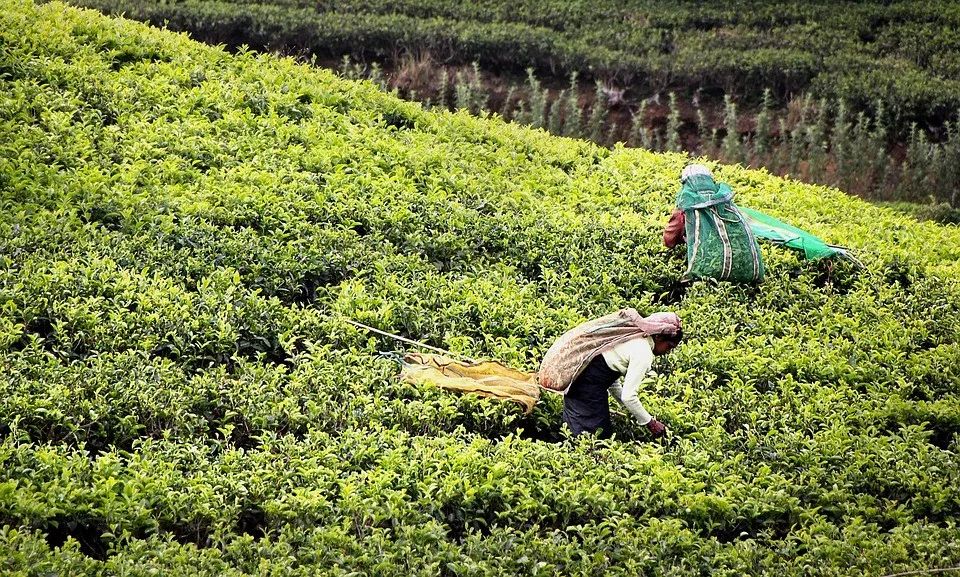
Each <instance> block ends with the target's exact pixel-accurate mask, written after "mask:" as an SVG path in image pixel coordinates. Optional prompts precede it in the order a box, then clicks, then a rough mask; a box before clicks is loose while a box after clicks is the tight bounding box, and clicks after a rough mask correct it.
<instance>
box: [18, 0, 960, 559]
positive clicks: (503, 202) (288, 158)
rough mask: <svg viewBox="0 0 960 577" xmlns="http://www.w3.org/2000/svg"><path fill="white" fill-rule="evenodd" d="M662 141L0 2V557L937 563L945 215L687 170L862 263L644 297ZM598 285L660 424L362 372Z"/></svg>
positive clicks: (550, 311) (944, 473)
mask: <svg viewBox="0 0 960 577" xmlns="http://www.w3.org/2000/svg"><path fill="white" fill-rule="evenodd" d="M686 160H687V159H685V158H684V157H683V156H681V155H656V154H652V153H646V152H642V151H637V150H627V149H623V148H616V149H614V150H608V149H603V148H599V147H596V146H593V145H590V144H587V143H584V142H580V141H575V140H570V139H563V138H556V137H552V136H548V135H546V134H545V133H543V132H540V131H534V130H529V129H524V128H520V127H517V126H514V125H510V124H505V123H502V122H500V121H497V120H495V119H493V120H482V119H477V118H473V117H470V116H469V115H467V114H448V113H435V112H429V111H424V110H423V109H421V108H420V106H419V105H416V104H411V103H405V102H402V101H400V100H397V99H396V98H393V97H391V96H389V95H385V94H383V93H380V92H378V91H377V90H376V89H375V88H374V87H373V86H372V85H370V84H365V83H355V82H349V81H344V80H341V79H338V78H337V77H335V76H334V75H332V74H330V73H327V72H324V71H322V70H317V69H312V68H309V67H306V66H302V65H298V64H296V63H295V62H294V61H292V60H289V59H280V58H277V57H273V56H257V55H254V54H251V53H240V54H236V55H230V54H227V53H226V52H224V51H222V50H219V49H216V48H211V47H207V46H203V45H201V44H198V43H194V42H192V41H189V40H188V39H187V38H186V37H185V36H182V35H177V34H174V33H171V32H165V31H160V30H155V29H151V28H148V27H146V26H144V25H142V24H137V23H132V22H128V21H124V20H118V19H108V18H106V17H103V16H101V15H99V14H97V13H95V12H93V11H81V10H76V9H73V8H68V7H66V6H65V5H63V4H60V3H49V4H42V5H36V4H34V3H32V2H29V1H25V0H0V208H2V211H0V527H2V529H0V572H2V573H4V574H24V575H42V574H70V575H79V574H91V575H114V574H191V575H246V574H250V575H252V574H258V575H287V574H291V575H316V574H324V575H350V574H370V575H404V576H407V575H437V574H442V575H501V574H502V575H555V574H570V575H573V574H578V575H580V574H582V575H598V574H611V575H637V574H650V575H694V574H718V575H743V574H773V573H776V574H778V575H846V574H849V575H861V574H868V575H882V574H886V573H892V572H897V571H906V570H918V569H928V568H938V567H949V566H955V565H958V564H960V528H958V527H957V521H956V519H957V518H958V514H960V491H958V487H960V466H958V454H957V451H958V449H960V446H958V436H957V435H958V432H960V402H958V401H960V392H958V385H957V382H958V380H960V345H958V344H957V342H958V337H960V334H958V333H960V282H958V280H960V265H958V264H957V259H958V257H960V230H958V229H957V228H956V227H941V226H936V225H932V224H923V223H917V222H915V221H913V220H911V219H909V218H906V217H901V216H897V215H896V214H895V213H893V212H892V211H888V210H884V209H881V208H877V207H872V206H870V205H867V204H865V203H862V202H860V201H857V200H855V199H852V198H850V197H847V196H846V195H844V194H843V193H841V192H840V191H837V190H833V189H827V188H821V187H814V186H808V185H801V184H798V183H795V182H791V181H789V180H784V179H780V178H776V177H772V176H770V175H768V174H766V173H763V172H756V171H748V170H743V169H741V168H738V167H718V170H717V172H718V173H719V174H720V175H721V176H722V178H723V179H725V180H726V181H728V182H730V183H731V184H732V185H733V186H734V187H735V189H736V190H737V191H738V199H739V201H740V202H741V203H742V204H745V205H748V206H751V207H754V208H758V209H761V210H764V211H767V212H769V213H771V214H773V215H774V216H778V217H781V218H784V219H786V220H788V221H790V222H792V223H794V224H796V225H798V226H802V227H804V228H807V229H809V230H811V231H812V232H814V233H816V234H819V235H821V236H822V237H824V238H825V239H826V240H827V241H829V242H832V243H836V244H843V245H846V246H849V247H850V248H851V249H852V250H853V251H854V252H855V253H856V254H857V256H858V257H859V258H860V259H861V260H862V261H863V263H864V265H865V269H864V270H862V271H857V270H854V269H853V268H851V267H849V266H846V265H844V264H835V265H831V264H830V263H810V262H805V261H802V260H799V259H798V257H797V256H796V255H795V254H793V253H789V252H786V251H783V250H779V249H776V248H775V247H771V246H764V247H763V256H764V258H765V260H766V264H767V271H768V278H767V280H766V282H764V283H763V284H762V285H759V286H757V287H741V286H733V285H729V284H712V283H698V284H695V285H693V286H691V287H689V288H686V287H683V286H681V285H679V284H678V283H677V280H676V279H678V278H679V276H680V274H681V273H682V271H683V269H684V262H683V258H682V255H681V254H680V253H678V252H671V251H667V250H666V249H663V248H662V247H661V246H660V238H659V235H660V230H661V227H662V225H663V223H664V222H665V219H666V215H667V213H668V211H669V209H670V206H671V201H672V199H673V196H674V194H675V192H676V186H677V175H678V174H679V170H680V168H681V167H682V166H683V164H684V163H685V162H686ZM622 306H635V307H637V308H638V309H640V310H641V311H642V312H649V311H654V310H662V309H671V310H675V311H677V312H678V313H679V314H680V315H681V317H682V318H683V319H684V324H685V331H686V333H687V336H688V341H687V342H686V343H685V344H683V345H682V346H681V347H680V348H679V349H678V350H677V351H676V352H675V353H674V354H672V355H670V356H668V357H664V358H663V359H662V362H661V363H660V364H659V366H658V367H657V369H658V372H659V375H658V376H657V377H656V378H654V379H652V380H651V381H649V382H648V385H647V388H646V390H645V391H644V401H645V404H646V405H647V406H648V407H649V408H650V409H651V412H653V413H654V414H656V415H657V416H658V417H660V418H662V420H664V421H666V422H667V423H668V425H669V426H670V427H671V428H672V430H673V431H674V437H673V439H672V440H671V442H670V443H667V444H662V445H661V444H656V443H651V442H647V439H646V438H645V436H644V434H643V432H642V431H641V430H640V429H638V428H637V427H635V426H634V425H633V424H632V423H631V422H630V421H629V420H628V419H627V418H625V417H620V418H618V420H617V421H616V423H615V426H616V430H617V436H616V438H615V439H614V440H612V441H603V442H600V441H595V440H592V439H580V440H571V439H568V438H566V437H565V435H564V433H563V431H562V430H561V429H560V426H559V402H558V399H557V398H556V397H544V399H543V402H541V404H540V405H539V406H538V407H537V409H536V410H535V411H534V413H533V414H532V415H531V416H528V417H525V416H523V415H522V413H521V412H520V410H519V409H518V408H516V407H513V406H510V405H505V404H501V403H497V402H494V401H489V400H483V399H477V398H474V397H468V396H456V395H453V394H450V393H445V392H442V391H438V390H433V389H425V388H417V387H413V386H411V385H407V384H402V383H399V382H398V381H397V380H396V378H395V375H396V373H397V367H396V365H395V363H394V362H393V361H392V360H390V359H389V358H384V357H381V356H378V354H377V353H378V352H380V351H387V350H391V349H392V348H393V347H394V346H395V345H394V344H393V343H391V342H388V341H385V340H379V339H377V338H373V337H371V336H369V335H366V334H363V333H361V332H358V331H357V330H355V329H353V328H352V327H351V326H350V325H348V324H347V323H346V322H345V319H347V318H353V319H357V320H360V321H362V322H366V323H368V324H373V325H375V326H378V327H381V328H384V329H386V330H390V331H394V332H399V333H402V334H405V335H408V336H413V337H416V338H419V339H423V340H426V341H427V342H429V343H430V344H433V345H439V346H444V347H447V348H450V349H453V350H456V351H458V352H462V353H465V354H469V355H471V356H478V357H479V356H484V357H493V358H497V359H500V360H502V361H504V362H507V363H510V364H512V365H514V366H517V367H520V368H526V369H533V368H535V367H536V364H537V361H538V360H539V358H540V355H542V353H543V352H544V351H545V350H546V348H547V347H548V346H549V345H550V343H551V341H552V339H553V338H554V337H556V336H558V335H559V334H561V333H562V332H563V331H564V330H566V329H567V328H568V327H570V326H572V325H573V324H575V323H577V322H578V321H580V320H583V319H584V318H587V317H590V316H592V315H598V314H601V313H605V312H609V311H611V310H614V309H616V308H618V307H622Z"/></svg>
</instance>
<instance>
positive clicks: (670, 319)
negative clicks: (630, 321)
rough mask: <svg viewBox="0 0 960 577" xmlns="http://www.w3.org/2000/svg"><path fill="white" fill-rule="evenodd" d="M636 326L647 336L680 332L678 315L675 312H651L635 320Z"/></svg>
mask: <svg viewBox="0 0 960 577" xmlns="http://www.w3.org/2000/svg"><path fill="white" fill-rule="evenodd" d="M637 326H638V327H640V329H641V330H642V331H643V332H644V334H645V335H647V336H653V335H675V334H677V333H678V332H680V328H681V327H680V317H678V316H677V313H671V312H663V313H653V314H652V315H650V316H648V317H644V318H642V319H640V320H639V321H638V322H637Z"/></svg>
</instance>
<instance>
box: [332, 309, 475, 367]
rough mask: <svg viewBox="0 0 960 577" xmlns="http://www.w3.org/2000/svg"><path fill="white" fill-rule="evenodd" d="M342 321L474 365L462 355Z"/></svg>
mask: <svg viewBox="0 0 960 577" xmlns="http://www.w3.org/2000/svg"><path fill="white" fill-rule="evenodd" d="M344 320H346V321H347V322H348V323H350V324H351V325H353V326H355V327H358V328H361V329H365V330H368V331H370V332H373V333H377V334H379V335H383V336H385V337H390V338H391V339H394V340H398V341H401V342H404V343H407V344H410V345H415V346H418V347H422V348H424V349H429V350H431V351H435V352H438V353H442V354H444V355H447V356H449V357H453V358H455V359H459V360H461V361H467V362H470V363H475V362H476V361H474V360H473V359H471V358H469V357H465V356H463V355H458V354H457V353H453V352H450V351H448V350H446V349H441V348H439V347H432V346H430V345H428V344H425V343H421V342H420V341H415V340H413V339H408V338H406V337H401V336H400V335H395V334H393V333H388V332H386V331H381V330H380V329H375V328H373V327H371V326H368V325H365V324H363V323H358V322H357V321H355V320H353V319H344Z"/></svg>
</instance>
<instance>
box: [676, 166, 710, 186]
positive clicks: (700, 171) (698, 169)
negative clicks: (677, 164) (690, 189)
mask: <svg viewBox="0 0 960 577" xmlns="http://www.w3.org/2000/svg"><path fill="white" fill-rule="evenodd" d="M696 175H703V176H709V177H710V178H713V173H712V172H710V169H709V168H707V167H706V166H704V165H702V164H688V165H687V166H685V167H684V168H683V171H682V172H681V173H680V184H684V183H685V182H687V179H688V178H690V177H691V176H696Z"/></svg>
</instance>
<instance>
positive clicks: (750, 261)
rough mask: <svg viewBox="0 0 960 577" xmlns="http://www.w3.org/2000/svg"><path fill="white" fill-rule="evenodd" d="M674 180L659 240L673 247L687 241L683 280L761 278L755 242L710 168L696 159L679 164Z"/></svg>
mask: <svg viewBox="0 0 960 577" xmlns="http://www.w3.org/2000/svg"><path fill="white" fill-rule="evenodd" d="M680 185H681V188H680V194H678V195H677V207H676V209H674V211H673V214H672V215H670V222H668V223H667V227H666V229H664V231H663V244H665V245H666V246H667V247H668V248H673V247H675V246H677V245H679V244H682V243H684V242H687V272H686V273H685V274H684V275H683V280H694V279H704V278H714V279H717V280H725V281H733V282H756V281H760V280H762V279H763V261H762V260H761V258H760V247H758V246H757V239H756V238H754V235H753V230H751V228H750V225H749V224H748V223H747V219H746V218H745V217H744V216H743V213H741V212H740V209H739V208H737V205H736V204H734V202H733V190H732V189H731V188H730V187H729V186H728V185H727V184H725V183H722V182H721V183H718V182H716V181H715V180H714V179H713V174H712V173H711V172H710V169H709V168H707V167H706V166H704V165H702V164H690V165H688V166H687V167H686V168H684V169H683V172H681V174H680Z"/></svg>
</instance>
